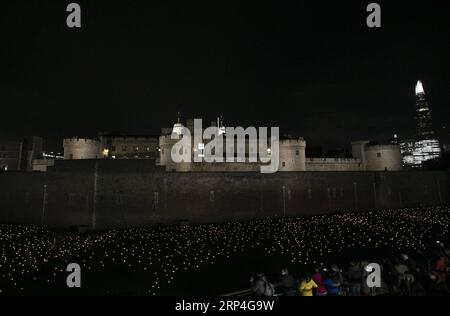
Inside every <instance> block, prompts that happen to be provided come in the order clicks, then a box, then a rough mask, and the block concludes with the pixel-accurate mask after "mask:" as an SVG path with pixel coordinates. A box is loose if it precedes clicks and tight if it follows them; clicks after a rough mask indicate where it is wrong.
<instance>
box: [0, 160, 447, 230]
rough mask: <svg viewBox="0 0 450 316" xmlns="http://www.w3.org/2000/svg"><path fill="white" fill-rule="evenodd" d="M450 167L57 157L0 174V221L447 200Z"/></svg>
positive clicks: (163, 220) (128, 218)
mask: <svg viewBox="0 0 450 316" xmlns="http://www.w3.org/2000/svg"><path fill="white" fill-rule="evenodd" d="M448 201H449V173H448V172H432V171H398V172H367V171H366V172H351V171H349V172H308V171H303V172H278V173H275V174H261V173H259V172H240V173H235V172H231V173H230V172H166V171H164V168H158V167H156V166H155V165H154V164H152V163H150V162H149V161H148V160H109V159H99V160H78V161H56V162H55V167H54V168H50V169H49V171H48V172H46V173H19V172H11V173H2V174H0V222H3V223H14V224H33V225H41V224H43V225H45V226H49V227H70V226H80V225H86V226H88V227H92V228H95V229H106V228H114V227H130V226H142V225H154V224H176V223H180V222H189V223H194V224H195V223H210V222H223V221H238V220H248V219H255V218H274V217H283V216H301V215H314V214H325V213H329V212H333V211H336V210H343V211H364V210H377V209H386V208H400V207H413V206H428V205H429V206H432V205H433V206H436V205H443V204H446V203H447V204H448Z"/></svg>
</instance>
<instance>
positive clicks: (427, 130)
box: [416, 80, 434, 140]
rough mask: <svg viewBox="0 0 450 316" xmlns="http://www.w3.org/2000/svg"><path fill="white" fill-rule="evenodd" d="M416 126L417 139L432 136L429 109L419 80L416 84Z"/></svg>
mask: <svg viewBox="0 0 450 316" xmlns="http://www.w3.org/2000/svg"><path fill="white" fill-rule="evenodd" d="M416 126H417V140H421V139H429V138H433V135H434V130H433V126H432V122H431V111H430V107H429V106H428V102H427V99H426V98H425V91H424V89H423V85H422V82H421V81H420V80H419V81H417V84H416Z"/></svg>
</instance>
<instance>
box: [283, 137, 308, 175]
mask: <svg viewBox="0 0 450 316" xmlns="http://www.w3.org/2000/svg"><path fill="white" fill-rule="evenodd" d="M305 148H306V141H305V140H304V139H303V138H294V139H281V140H280V167H279V169H278V170H279V171H305V170H306V158H305Z"/></svg>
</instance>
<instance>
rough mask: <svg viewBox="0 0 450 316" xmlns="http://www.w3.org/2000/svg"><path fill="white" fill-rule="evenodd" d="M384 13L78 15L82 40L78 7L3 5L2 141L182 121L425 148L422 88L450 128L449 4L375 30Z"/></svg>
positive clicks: (390, 18)
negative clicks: (417, 117) (418, 117)
mask: <svg viewBox="0 0 450 316" xmlns="http://www.w3.org/2000/svg"><path fill="white" fill-rule="evenodd" d="M370 2H371V1H354V2H349V1H332V2H331V1H329V2H326V1H325V2H324V1H295V4H288V3H284V1H283V2H282V1H273V2H261V1H252V2H244V1H236V2H232V1H224V2H219V1H212V0H211V1H207V2H197V1H185V2H174V1H154V0H152V1H148V0H147V1H140V2H139V1H136V2H135V1H98V0H96V1H78V3H79V4H80V5H81V8H82V27H81V29H69V28H67V26H66V24H65V21H66V16H67V13H66V11H65V8H66V6H67V4H68V3H70V1H44V0H39V1H26V2H21V1H12V2H11V3H10V4H3V3H2V10H1V11H2V19H1V21H0V23H1V24H0V28H1V30H0V35H1V37H0V40H1V46H0V47H1V55H0V58H1V67H0V73H1V76H0V78H1V82H0V98H1V126H0V132H1V133H3V134H11V135H26V134H37V135H42V136H45V137H48V139H49V143H50V144H51V145H52V144H58V145H60V144H61V143H62V142H61V138H62V137H64V136H95V135H96V134H97V132H98V131H124V132H132V133H152V134H155V133H158V132H159V129H160V127H162V126H170V125H172V124H173V123H174V121H175V118H176V113H177V111H181V112H182V115H183V117H184V118H186V117H192V116H196V117H203V118H204V119H207V121H210V120H213V119H214V118H215V117H217V116H218V115H223V116H224V118H225V122H226V123H227V125H233V126H236V125H240V126H248V125H253V126H279V127H280V129H281V130H282V131H284V132H289V133H293V134H299V135H303V136H304V137H305V139H306V140H307V142H308V143H309V144H315V145H319V144H322V145H325V146H346V145H348V144H349V142H350V141H351V140H354V139H361V138H365V139H373V140H379V141H384V140H386V139H388V138H389V137H390V136H391V135H392V134H393V133H394V132H397V133H399V134H400V136H409V135H411V134H412V133H413V132H414V120H413V115H414V103H415V97H414V86H415V83H416V81H417V80H418V79H420V80H422V81H423V83H424V88H425V91H426V93H427V97H428V101H429V103H430V105H431V108H432V114H433V121H434V125H435V127H436V129H438V130H439V131H441V129H442V127H443V126H447V128H450V122H449V118H450V110H449V105H450V102H449V101H450V41H449V39H450V19H449V18H448V11H447V10H446V8H445V6H444V5H445V2H444V1H439V2H438V1H421V2H419V3H417V4H416V3H413V2H410V1H408V2H407V1H378V3H380V5H381V9H382V27H381V28H380V29H369V28H368V27H367V26H366V17H367V14H368V13H366V6H367V4H368V3H370Z"/></svg>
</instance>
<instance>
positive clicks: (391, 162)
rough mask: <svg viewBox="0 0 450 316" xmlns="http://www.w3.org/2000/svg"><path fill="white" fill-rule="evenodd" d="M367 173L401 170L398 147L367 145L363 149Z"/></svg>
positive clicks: (400, 157)
mask: <svg viewBox="0 0 450 316" xmlns="http://www.w3.org/2000/svg"><path fill="white" fill-rule="evenodd" d="M365 158H366V170H367V171H397V170H402V156H401V154H400V147H399V146H398V145H368V146H366V148H365Z"/></svg>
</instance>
